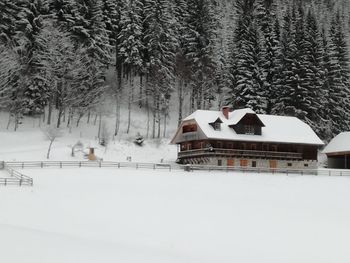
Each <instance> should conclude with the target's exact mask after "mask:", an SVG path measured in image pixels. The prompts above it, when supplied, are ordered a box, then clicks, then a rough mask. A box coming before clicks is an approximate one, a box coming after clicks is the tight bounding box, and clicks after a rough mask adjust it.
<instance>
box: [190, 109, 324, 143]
mask: <svg viewBox="0 0 350 263" xmlns="http://www.w3.org/2000/svg"><path fill="white" fill-rule="evenodd" d="M248 113H249V114H255V112H254V111H253V110H251V109H240V110H234V111H232V112H230V113H229V117H228V119H226V118H225V116H224V115H223V113H222V112H221V111H208V110H197V111H195V112H194V113H192V114H191V115H189V116H188V117H187V118H185V119H184V121H190V120H194V121H196V123H197V124H198V126H199V127H200V129H201V130H202V131H203V133H204V134H205V136H206V137H207V138H208V139H219V140H236V141H256V142H261V141H263V142H276V143H297V144H309V145H324V143H323V142H322V140H321V139H320V138H319V137H318V136H317V135H316V134H315V132H314V131H313V130H312V129H311V127H310V126H309V125H307V124H306V123H304V122H302V121H301V120H299V119H298V118H296V117H287V116H274V115H264V114H257V117H258V118H259V119H260V120H261V122H262V123H263V124H264V125H265V127H263V128H262V134H261V135H247V134H237V133H236V132H235V131H234V129H232V128H230V127H229V125H235V124H237V123H238V122H239V121H240V120H241V119H242V118H243V117H244V116H245V115H246V114H248ZM217 118H220V119H221V120H222V121H223V123H222V124H221V129H220V130H215V129H213V127H211V126H210V125H209V123H211V122H214V121H215V120H216V119H217Z"/></svg>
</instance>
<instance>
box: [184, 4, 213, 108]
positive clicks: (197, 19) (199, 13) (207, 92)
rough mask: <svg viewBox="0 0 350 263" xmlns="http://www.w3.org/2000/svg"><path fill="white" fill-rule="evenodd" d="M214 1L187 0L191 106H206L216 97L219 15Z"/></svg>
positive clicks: (187, 46)
mask: <svg viewBox="0 0 350 263" xmlns="http://www.w3.org/2000/svg"><path fill="white" fill-rule="evenodd" d="M214 11H215V8H214V7H213V3H212V1H209V0H188V12H189V19H188V27H189V30H188V33H187V35H186V49H187V50H188V52H187V57H188V59H189V61H190V65H191V72H192V79H191V82H190V86H191V95H190V96H191V109H192V110H194V109H201V108H207V107H208V106H209V105H210V102H211V101H212V100H213V99H214V97H213V95H212V94H213V92H214V90H213V89H214V80H215V74H214V73H215V67H216V65H215V58H214V54H215V53H214V48H215V37H216V27H217V17H216V14H215V12H214Z"/></svg>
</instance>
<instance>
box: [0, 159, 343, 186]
mask: <svg viewBox="0 0 350 263" xmlns="http://www.w3.org/2000/svg"><path fill="white" fill-rule="evenodd" d="M0 163H1V162H0ZM80 167H82V168H83V167H97V168H134V169H153V170H168V171H172V170H184V171H188V172H191V171H199V170H201V171H209V172H213V171H222V172H241V173H248V172H252V173H258V174H260V173H270V174H286V175H315V176H350V170H335V169H278V168H262V167H260V168H256V167H236V166H232V167H231V166H208V165H189V164H187V165H176V164H168V163H133V162H107V161H25V162H2V168H4V169H5V170H7V171H8V173H9V174H10V175H11V178H0V185H19V186H22V185H30V186H32V185H33V179H32V178H31V177H29V176H26V175H24V174H22V173H20V172H18V171H17V170H18V169H25V168H80ZM16 169H17V170H16Z"/></svg>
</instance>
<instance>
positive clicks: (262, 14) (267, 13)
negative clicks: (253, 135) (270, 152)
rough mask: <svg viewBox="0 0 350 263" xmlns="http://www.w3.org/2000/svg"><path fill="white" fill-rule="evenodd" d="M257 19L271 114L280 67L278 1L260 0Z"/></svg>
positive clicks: (266, 91)
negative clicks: (260, 34)
mask: <svg viewBox="0 0 350 263" xmlns="http://www.w3.org/2000/svg"><path fill="white" fill-rule="evenodd" d="M257 19H258V21H259V25H260V29H261V32H262V44H261V46H262V47H261V52H262V55H261V56H262V59H261V60H262V62H261V67H262V68H263V72H264V75H265V81H264V87H263V93H264V97H265V98H266V113H268V114H270V113H271V111H272V107H273V105H274V104H275V102H276V96H277V84H278V78H279V75H280V67H279V61H278V57H279V42H280V39H279V37H280V35H279V19H278V16H277V5H276V0H259V1H258V10H257Z"/></svg>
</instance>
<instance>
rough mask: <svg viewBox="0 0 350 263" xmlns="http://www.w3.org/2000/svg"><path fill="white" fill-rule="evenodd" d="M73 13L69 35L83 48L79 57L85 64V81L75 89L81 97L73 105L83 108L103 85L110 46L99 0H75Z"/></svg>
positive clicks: (98, 96) (96, 97)
mask: <svg viewBox="0 0 350 263" xmlns="http://www.w3.org/2000/svg"><path fill="white" fill-rule="evenodd" d="M74 16H75V19H74V25H73V26H72V37H73V38H74V40H75V43H76V46H77V47H78V48H79V47H82V48H83V50H84V52H83V53H82V58H81V61H83V64H85V65H88V67H87V71H86V76H85V81H83V82H82V83H81V85H80V87H79V89H77V93H79V94H80V96H82V97H83V98H81V99H80V100H79V101H77V102H76V103H75V104H74V107H75V108H79V109H80V110H79V111H80V112H84V111H82V110H81V109H88V108H90V107H91V106H93V105H94V104H95V103H96V102H97V101H98V99H99V98H100V96H101V95H102V94H103V92H104V89H105V88H106V86H105V83H104V81H105V71H106V69H107V67H108V64H109V63H110V59H111V46H110V45H109V38H108V34H107V31H106V28H105V24H104V23H103V21H102V18H103V16H102V9H101V1H100V0H77V1H76V5H75V8H74ZM85 112H86V111H85Z"/></svg>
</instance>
